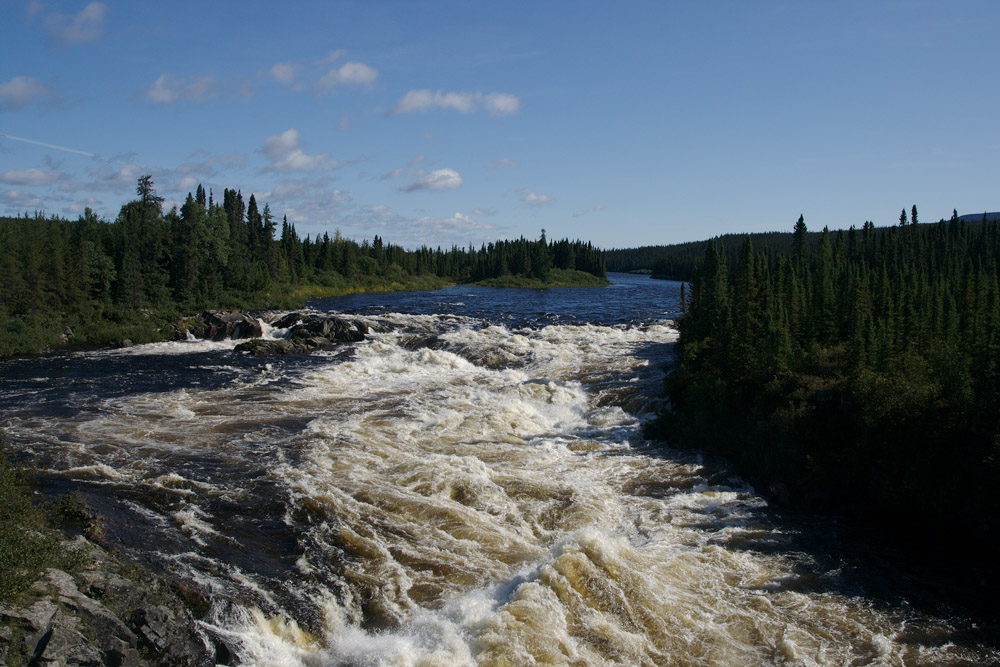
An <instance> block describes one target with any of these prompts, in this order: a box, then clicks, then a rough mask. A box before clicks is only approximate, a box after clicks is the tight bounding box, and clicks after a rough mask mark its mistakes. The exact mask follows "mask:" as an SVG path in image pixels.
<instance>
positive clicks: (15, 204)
mask: <svg viewBox="0 0 1000 667" xmlns="http://www.w3.org/2000/svg"><path fill="white" fill-rule="evenodd" d="M0 202H2V203H3V204H5V205H6V206H7V207H8V208H9V209H11V210H26V209H29V208H34V209H38V208H41V207H42V200H41V199H39V198H38V196H37V195H34V194H32V193H30V192H25V191H24V190H0Z"/></svg>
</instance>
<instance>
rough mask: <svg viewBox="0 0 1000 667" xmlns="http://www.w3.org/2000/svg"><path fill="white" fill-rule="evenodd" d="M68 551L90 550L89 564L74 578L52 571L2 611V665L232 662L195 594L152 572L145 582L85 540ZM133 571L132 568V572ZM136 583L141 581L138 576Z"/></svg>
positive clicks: (198, 665) (202, 665) (127, 666)
mask: <svg viewBox="0 0 1000 667" xmlns="http://www.w3.org/2000/svg"><path fill="white" fill-rule="evenodd" d="M65 546H66V548H74V549H85V550H86V551H87V555H88V559H89V565H88V566H87V567H86V568H85V569H82V570H81V571H79V572H76V573H75V574H72V575H71V574H69V573H67V572H64V571H62V570H57V569H53V568H50V569H48V570H46V571H45V572H44V573H43V575H42V577H41V578H40V579H39V580H38V581H37V582H35V584H34V586H32V589H31V591H30V592H29V594H28V596H27V597H26V598H25V599H24V600H22V601H21V602H20V603H19V604H17V605H9V606H7V607H0V664H4V665H51V666H53V667H55V666H57V665H58V666H63V665H95V666H97V665H120V666H123V667H146V666H147V665H158V666H159V665H163V666H167V665H170V666H177V667H207V666H209V665H216V664H220V663H222V664H228V663H230V662H231V661H232V654H231V652H230V651H229V649H228V647H226V646H225V645H224V644H223V643H221V642H220V641H218V640H217V639H215V638H213V637H211V636H210V635H209V634H208V633H207V632H206V630H205V629H204V628H203V627H202V626H201V625H200V624H199V623H198V621H196V620H195V618H194V615H193V613H192V611H191V607H190V605H191V603H192V602H194V603H195V606H202V607H204V608H205V609H207V607H208V603H207V601H206V600H205V599H204V598H202V597H201V596H199V595H198V594H197V593H193V592H190V591H188V597H191V598H192V599H191V600H185V599H182V597H181V594H182V592H181V591H179V590H178V589H177V588H176V587H174V586H171V585H170V584H168V583H166V582H165V581H163V580H161V579H160V578H158V577H155V576H154V575H151V574H150V573H148V572H141V573H139V576H140V577H141V578H142V582H141V583H137V582H136V581H133V580H132V579H130V578H126V577H125V576H122V574H121V572H122V571H123V566H122V565H121V564H120V563H117V562H116V561H115V560H114V559H112V558H111V557H110V556H108V554H107V553H106V552H104V551H103V550H102V549H100V548H99V547H97V546H95V545H93V544H91V543H90V542H87V541H86V540H85V539H84V538H82V537H79V538H77V539H76V540H74V541H72V542H68V543H67V544H66V545H65ZM126 569H127V568H126ZM136 578H138V577H136Z"/></svg>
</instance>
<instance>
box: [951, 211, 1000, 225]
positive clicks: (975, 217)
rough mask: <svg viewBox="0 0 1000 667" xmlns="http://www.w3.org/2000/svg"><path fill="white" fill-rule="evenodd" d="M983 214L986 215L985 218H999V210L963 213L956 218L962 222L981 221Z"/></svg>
mask: <svg viewBox="0 0 1000 667" xmlns="http://www.w3.org/2000/svg"><path fill="white" fill-rule="evenodd" d="M983 216H986V220H988V221H992V220H1000V211H994V212H993V213H966V214H965V215H960V216H958V219H959V220H961V221H962V222H982V221H983Z"/></svg>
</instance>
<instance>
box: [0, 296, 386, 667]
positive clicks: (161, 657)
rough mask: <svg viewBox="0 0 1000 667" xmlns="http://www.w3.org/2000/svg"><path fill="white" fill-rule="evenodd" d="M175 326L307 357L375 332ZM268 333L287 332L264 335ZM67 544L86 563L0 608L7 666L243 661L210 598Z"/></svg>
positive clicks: (212, 318) (224, 320)
mask: <svg viewBox="0 0 1000 667" xmlns="http://www.w3.org/2000/svg"><path fill="white" fill-rule="evenodd" d="M272 318H273V319H272ZM172 329H173V338H175V339H177V340H191V339H203V340H227V339H233V340H241V341H243V342H241V343H239V344H238V345H237V346H236V348H235V350H236V351H238V352H247V353H250V354H253V355H257V356H266V355H288V354H309V353H311V352H315V351H318V350H326V349H330V348H333V347H336V346H340V345H344V344H348V343H356V342H359V341H361V340H364V338H365V336H366V335H367V334H368V333H369V331H368V327H367V325H366V324H365V323H364V322H362V321H360V320H348V319H345V318H342V317H338V316H334V315H326V314H320V313H315V312H306V311H301V312H300V311H297V312H292V313H288V314H285V315H282V316H280V317H276V316H270V317H268V316H265V317H264V318H263V319H262V318H258V317H255V316H254V315H252V314H249V313H245V312H239V311H205V312H204V313H202V314H201V315H198V316H195V317H192V318H188V319H186V320H183V321H181V322H178V323H176V324H174V325H173V326H172ZM265 329H267V330H269V331H270V330H274V331H277V332H278V333H279V335H278V336H274V337H270V336H269V337H265ZM123 344H124V345H128V344H129V343H128V342H124V343H123ZM98 537H99V531H98ZM61 548H62V549H64V550H65V551H66V552H75V553H76V554H78V555H79V557H78V558H75V559H74V560H76V561H78V562H80V563H82V564H81V565H80V566H79V567H75V566H74V567H67V568H66V569H57V568H54V567H50V568H47V569H45V570H43V571H42V573H41V575H40V577H39V578H38V580H37V581H35V583H34V584H33V585H32V586H31V588H30V589H29V590H28V592H27V593H26V594H25V595H24V596H23V597H21V598H19V599H18V601H17V602H16V603H10V604H7V605H0V664H2V665H7V666H10V667H15V666H21V665H25V666H28V665H48V666H51V667H57V666H58V667H62V666H70V665H80V666H95V667H96V666H99V665H114V666H116V667H147V666H153V665H155V666H162V667H168V666H169V667H208V666H211V665H235V664H238V663H239V660H238V657H237V653H238V651H237V649H238V647H233V646H229V645H227V643H226V641H224V639H223V638H222V637H220V636H219V635H217V634H216V633H214V632H213V629H212V628H213V626H212V624H211V623H210V622H209V621H208V620H207V618H208V616H209V614H210V611H211V602H210V600H209V599H208V598H207V597H206V596H205V595H204V594H202V593H201V592H199V591H197V590H194V589H191V588H188V587H185V586H183V585H181V584H178V583H176V582H171V581H169V580H167V579H165V578H163V577H162V576H160V575H158V574H156V573H155V572H154V571H152V570H151V569H149V568H148V567H143V566H142V565H137V564H133V563H128V562H124V561H123V560H121V559H120V558H118V557H116V556H115V555H113V554H112V553H110V552H109V551H107V550H106V549H105V548H104V547H102V546H99V545H98V544H95V543H94V542H91V541H89V540H88V539H87V538H86V537H84V536H83V535H78V536H76V537H75V538H72V539H67V540H65V541H64V542H63V543H62V546H61Z"/></svg>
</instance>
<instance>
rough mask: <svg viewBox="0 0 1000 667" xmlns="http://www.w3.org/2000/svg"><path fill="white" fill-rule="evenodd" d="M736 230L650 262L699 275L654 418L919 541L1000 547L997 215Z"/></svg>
mask: <svg viewBox="0 0 1000 667" xmlns="http://www.w3.org/2000/svg"><path fill="white" fill-rule="evenodd" d="M734 240H735V239H734V238H727V239H725V241H726V242H723V239H713V240H710V241H708V242H705V243H703V244H701V246H700V247H701V250H702V255H701V258H700V260H699V261H697V262H695V263H691V261H690V259H689V258H690V255H691V252H690V251H691V249H690V247H682V248H679V249H678V252H677V253H676V254H675V255H673V256H670V255H669V253H665V254H661V256H660V257H658V258H657V259H659V260H662V261H661V263H660V267H661V269H664V270H665V271H670V270H671V269H670V267H673V269H672V270H674V271H676V273H675V274H674V275H666V276H664V277H670V278H675V279H678V278H680V279H687V278H688V277H690V278H691V283H690V290H689V291H688V292H687V294H686V296H685V299H684V302H685V303H684V314H683V316H682V317H680V319H679V321H678V326H679V329H680V339H679V343H678V355H679V360H678V366H677V369H676V370H675V371H674V372H673V373H671V374H670V375H669V376H668V378H667V382H666V391H667V394H668V396H669V398H670V401H671V405H672V409H671V410H669V411H667V412H665V413H664V414H663V416H662V417H661V419H660V420H659V421H658V422H657V423H656V425H655V426H654V427H653V428H652V429H651V430H652V431H654V432H655V433H656V434H657V435H659V436H661V437H664V438H666V439H669V440H672V441H674V442H680V443H683V444H684V445H687V446H696V447H699V448H703V449H704V450H706V451H709V452H714V453H717V454H720V455H723V456H725V457H726V458H728V459H730V460H731V461H733V462H734V463H735V464H736V466H737V468H738V470H740V471H741V472H742V473H743V474H744V475H746V476H748V477H749V478H750V479H752V480H754V481H755V482H756V483H757V484H758V486H759V487H761V488H762V490H766V489H770V490H771V492H772V493H773V494H774V495H775V496H776V497H778V498H782V499H792V500H798V501H799V502H802V503H804V504H806V505H808V506H813V507H816V508H819V509H824V510H826V509H831V510H837V511H841V512H846V513H847V514H849V515H851V516H853V517H855V518H860V519H865V520H870V521H872V522H873V523H875V524H876V525H878V526H879V527H880V530H898V532H899V534H900V535H904V534H905V535H909V536H911V537H913V538H914V539H916V540H917V541H919V542H920V548H921V549H929V548H933V547H934V545H935V544H937V545H939V546H942V547H946V548H953V547H952V546H946V545H952V543H953V540H955V539H959V540H962V541H963V542H964V543H966V544H968V545H969V546H972V545H974V544H979V545H984V544H985V545H989V546H991V547H993V548H995V547H996V546H998V545H1000V524H998V523H997V522H998V521H1000V518H998V517H1000V486H998V485H997V480H998V479H1000V281H998V264H1000V228H998V222H997V220H995V219H993V220H990V219H987V218H985V217H984V218H983V219H982V220H980V221H978V222H969V221H967V220H962V219H959V217H958V216H957V214H955V215H953V216H952V218H951V220H949V221H945V220H942V221H940V222H938V223H934V224H930V225H927V224H919V223H918V220H917V209H916V207H913V208H912V210H911V213H910V215H909V216H907V212H906V210H905V209H904V210H903V212H902V214H901V215H900V221H899V225H898V226H896V225H894V226H891V227H887V228H875V227H874V226H873V225H872V224H871V223H866V224H865V225H864V227H863V228H862V229H855V228H853V227H852V228H851V229H849V230H847V231H846V232H844V231H839V232H836V233H833V232H830V231H829V230H827V229H824V230H823V231H822V233H820V234H813V233H809V232H808V231H807V229H806V225H805V221H804V220H803V219H802V218H801V217H800V218H799V220H798V222H797V224H796V225H795V228H794V232H793V233H792V234H785V235H775V236H769V235H764V236H761V237H755V238H754V239H751V238H750V237H744V238H743V239H742V241H741V242H740V245H739V249H738V251H737V250H736V249H735V248H734V245H735V244H734V243H733V241H734ZM755 241H760V242H761V243H760V245H759V246H758V244H757V243H755ZM616 260H620V258H616ZM944 535H947V536H948V539H947V540H944V541H941V537H942V536H944Z"/></svg>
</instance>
